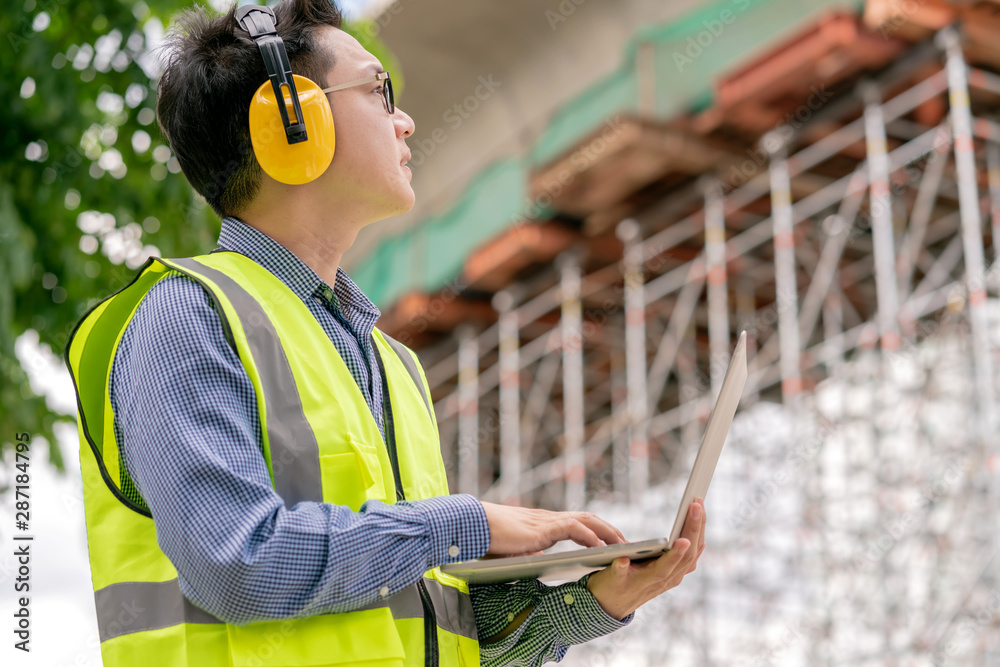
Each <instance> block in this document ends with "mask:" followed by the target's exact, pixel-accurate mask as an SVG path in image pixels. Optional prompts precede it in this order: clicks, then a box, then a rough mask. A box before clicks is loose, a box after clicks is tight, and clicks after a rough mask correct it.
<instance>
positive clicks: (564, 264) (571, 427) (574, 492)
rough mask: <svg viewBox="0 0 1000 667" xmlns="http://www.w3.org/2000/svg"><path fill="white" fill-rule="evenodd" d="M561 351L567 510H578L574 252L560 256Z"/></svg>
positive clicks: (580, 427) (579, 321)
mask: <svg viewBox="0 0 1000 667" xmlns="http://www.w3.org/2000/svg"><path fill="white" fill-rule="evenodd" d="M559 264H560V276H561V277H560V291H561V295H562V312H561V316H560V326H561V329H562V353H563V420H564V423H565V427H564V430H563V433H564V435H563V437H564V443H565V445H564V449H563V451H564V452H565V457H564V458H565V462H566V463H565V475H566V509H568V510H581V509H583V505H584V502H585V501H586V484H587V479H586V469H585V466H584V455H583V435H584V412H583V403H584V386H583V333H582V330H583V309H582V307H581V303H580V265H579V262H578V261H577V258H576V256H575V255H573V254H571V253H567V254H565V255H563V256H561V257H560V258H559Z"/></svg>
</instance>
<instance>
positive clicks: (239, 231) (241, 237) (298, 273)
mask: <svg viewBox="0 0 1000 667" xmlns="http://www.w3.org/2000/svg"><path fill="white" fill-rule="evenodd" d="M219 247H221V248H222V249H224V250H232V251H234V252H238V253H240V254H241V255H246V256H247V257H249V258H250V259H252V260H253V261H255V262H257V263H258V264H260V265H261V266H263V267H264V268H265V269H267V270H268V271H270V272H271V273H273V274H274V275H275V276H276V277H277V278H278V279H280V280H281V281H282V282H283V283H285V284H286V285H287V286H288V288H289V289H291V290H292V291H293V292H295V294H297V295H298V297H299V298H300V299H302V300H303V301H305V300H307V299H311V298H315V297H320V298H321V299H324V300H325V301H327V302H330V304H331V305H332V306H333V307H335V308H339V309H341V310H344V309H349V310H352V311H355V312H358V313H361V314H365V315H367V316H369V317H371V319H372V322H373V324H374V320H376V319H378V317H379V316H380V315H381V314H382V313H381V311H380V310H379V309H378V307H377V306H376V305H375V304H374V303H372V301H371V299H369V298H368V296H367V295H366V294H365V293H364V292H363V291H361V288H360V287H358V286H357V284H356V283H355V282H354V281H353V280H351V278H350V276H348V275H347V272H346V271H344V269H343V267H340V266H338V267H337V277H336V279H335V284H334V286H333V288H331V287H330V286H329V285H328V284H327V283H326V282H325V281H324V280H323V279H322V278H320V277H319V275H318V274H317V273H316V272H315V271H313V269H312V267H310V266H309V265H308V264H306V263H305V262H303V261H302V260H301V259H300V258H299V257H298V256H297V255H296V254H295V253H293V252H292V251H291V250H289V249H288V248H286V247H285V246H283V245H281V244H280V243H278V242H277V241H275V240H274V239H273V238H271V237H270V236H268V235H267V234H265V233H264V232H262V231H260V230H259V229H257V228H255V227H252V226H250V225H248V224H247V223H245V222H243V221H242V220H240V219H239V218H234V217H232V216H226V217H224V218H223V219H222V230H221V231H220V232H219Z"/></svg>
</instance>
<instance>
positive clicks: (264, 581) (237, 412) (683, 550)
mask: <svg viewBox="0 0 1000 667" xmlns="http://www.w3.org/2000/svg"><path fill="white" fill-rule="evenodd" d="M258 14H259V13H258ZM239 16H243V15H240V14H237V13H236V12H235V7H234V10H231V11H230V12H229V13H228V14H226V15H225V16H222V17H210V16H207V15H206V14H205V13H204V12H203V11H202V10H195V11H191V12H188V13H186V14H184V15H183V16H181V17H180V19H179V21H178V24H179V28H178V29H177V30H176V31H175V32H174V33H173V35H172V37H171V38H170V40H169V42H168V53H169V59H168V62H167V64H166V68H165V72H164V74H163V77H162V79H161V81H160V84H159V99H158V109H157V111H158V118H159V122H160V125H161V127H162V129H163V131H164V133H165V134H166V136H167V138H168V140H169V141H170V144H171V147H172V149H173V151H174V154H175V155H176V157H177V159H178V161H179V162H180V164H181V167H182V169H183V170H184V173H185V175H186V176H187V178H188V180H189V181H190V182H191V184H192V186H193V187H194V188H195V189H196V190H197V191H198V192H199V193H200V194H201V195H203V196H204V197H205V199H206V200H207V201H208V203H209V204H210V205H211V206H212V207H213V209H214V210H215V211H216V212H217V213H218V214H219V216H220V217H221V218H222V230H221V233H220V236H219V242H218V245H219V247H218V248H216V251H215V252H213V253H211V254H209V255H203V256H199V257H196V258H186V259H177V260H160V259H152V260H150V261H149V262H147V264H146V265H145V266H144V267H143V268H142V269H141V270H140V271H139V273H138V275H137V277H136V279H135V281H134V282H133V283H132V284H130V285H129V286H128V287H126V288H125V289H123V290H122V291H121V292H119V293H118V294H116V295H114V296H113V297H111V298H110V299H108V300H106V301H104V302H102V303H101V304H99V305H98V306H97V307H95V309H94V310H93V311H91V313H89V314H88V315H87V316H85V318H84V319H83V320H82V321H81V323H80V324H79V325H78V328H77V330H76V331H75V332H74V335H73V337H72V338H71V341H70V344H69V346H68V347H67V360H68V362H69V366H70V369H71V371H72V374H73V377H74V382H75V383H76V386H77V392H78V397H79V408H80V432H81V464H82V470H83V477H84V490H85V509H86V514H87V530H88V542H89V548H90V559H91V569H92V573H93V578H94V588H95V600H96V606H97V614H98V621H99V627H100V635H101V642H102V644H101V646H102V654H103V658H104V662H105V665H108V666H114V667H118V666H119V665H122V666H124V665H128V666H130V667H131V666H132V665H143V666H144V667H154V666H160V665H162V666H171V667H172V666H175V665H176V666H180V665H198V666H201V665H205V666H214V665H230V664H232V665H237V666H239V665H270V666H276V665H303V666H304V665H309V666H313V667H314V666H317V665H355V664H356V665H365V666H368V667H389V666H393V667H403V666H404V665H405V666H406V667H411V666H412V667H417V666H418V665H442V666H453V665H454V666H457V665H477V664H484V665H506V664H511V665H513V664H516V665H539V664H542V663H543V662H545V661H549V660H560V659H561V658H562V657H563V655H565V653H566V651H567V648H568V646H569V645H572V644H578V643H582V642H585V641H588V640H589V639H592V638H595V637H598V636H601V635H603V634H607V633H609V632H611V631H613V630H615V629H618V628H620V627H622V626H624V625H625V624H627V623H628V622H629V621H630V620H631V618H632V613H633V612H634V610H635V609H636V608H638V607H639V606H641V605H642V604H644V603H645V602H647V601H648V600H650V599H652V598H653V597H656V596H657V595H660V594H661V593H663V592H664V591H666V590H668V589H670V588H672V587H674V586H676V585H677V584H678V583H680V581H681V579H682V578H683V576H684V574H686V573H689V572H691V571H693V570H694V568H695V565H696V562H697V558H698V556H699V555H700V553H701V551H702V549H704V525H705V515H704V508H703V505H702V503H701V502H700V501H697V502H695V503H694V504H692V506H691V509H690V513H689V515H688V521H687V524H686V527H685V532H684V533H683V536H682V537H681V538H680V539H679V540H678V541H677V542H676V544H675V547H674V549H673V550H672V551H671V552H669V553H668V554H666V555H664V556H662V557H661V558H659V559H657V560H655V561H653V562H649V563H643V564H639V565H636V564H630V563H629V562H628V561H627V559H620V560H619V561H617V562H616V563H615V564H614V565H613V566H611V567H609V568H607V569H605V570H603V571H601V572H598V573H595V574H593V575H590V576H588V577H584V578H583V579H581V580H580V581H579V582H573V583H569V584H565V585H563V586H557V587H547V586H544V585H543V584H541V583H539V582H537V581H522V582H517V583H516V584H513V585H494V586H472V587H469V586H467V585H466V584H465V583H464V582H461V581H458V580H455V579H453V578H451V577H448V576H447V575H444V574H443V573H441V572H440V570H438V569H437V567H438V566H440V565H442V564H445V563H450V562H456V561H460V560H468V559H474V558H479V557H482V556H484V555H486V554H491V555H512V554H521V553H530V552H536V551H539V550H542V549H545V548H548V547H550V546H551V545H553V544H554V543H556V542H558V541H560V540H564V539H572V540H574V541H575V542H577V543H579V544H582V545H587V546H600V545H602V544H605V543H607V544H614V543H620V542H622V541H624V537H623V536H622V535H621V533H620V532H619V531H618V530H617V529H615V528H614V527H613V526H611V525H609V524H608V523H606V522H605V521H603V520H601V519H600V518H598V517H596V516H594V515H592V514H589V513H585V512H548V511H544V510H533V509H525V508H515V507H506V506H502V505H495V504H491V503H481V502H479V501H478V500H476V499H475V498H473V497H472V496H468V495H449V494H448V489H447V482H446V480H445V476H444V467H443V462H442V460H441V455H440V449H439V446H440V445H439V441H438V436H437V427H436V422H435V421H434V415H433V410H432V409H431V406H430V405H429V401H428V399H429V396H428V391H429V390H428V387H427V383H426V379H425V378H424V376H423V372H422V371H421V370H420V368H419V363H418V362H417V359H416V356H415V355H413V354H412V352H410V351H409V350H407V349H406V348H405V347H403V346H402V345H400V344H399V343H396V342H395V341H392V340H391V339H389V338H388V337H387V336H385V335H383V334H382V333H381V332H379V331H378V330H377V329H374V325H375V322H376V320H377V318H378V316H379V311H378V309H377V308H376V307H375V306H374V304H372V303H371V301H369V300H368V298H367V297H366V296H365V295H364V294H363V293H362V292H361V290H360V289H359V288H358V287H357V285H355V284H354V283H353V282H352V281H351V280H350V278H349V277H348V276H347V274H346V273H345V272H344V271H343V269H341V268H340V261H341V257H342V256H343V253H344V252H346V250H347V249H348V248H349V247H350V246H351V244H352V243H353V242H354V239H355V237H356V235H357V233H358V231H359V230H360V229H361V228H362V227H364V226H366V225H368V224H371V223H373V222H376V221H378V220H382V219H385V218H387V217H390V216H393V215H398V214H400V213H404V212H406V211H408V210H409V209H410V208H411V207H412V206H413V203H414V194H413V190H412V189H411V188H410V184H409V179H410V173H409V169H408V168H407V167H406V166H405V163H406V161H407V160H408V158H409V150H408V149H407V147H406V138H407V137H409V136H410V135H411V134H412V133H413V131H414V124H413V121H412V119H411V118H410V117H409V116H407V115H406V113H404V112H403V111H402V110H400V109H397V108H395V107H394V105H393V100H392V96H391V94H390V92H391V89H390V90H387V86H390V85H391V81H390V80H388V78H387V77H386V76H384V75H379V74H377V73H378V72H382V71H383V70H382V67H381V63H379V61H378V60H377V59H376V58H375V57H374V56H372V55H371V54H370V53H368V52H367V51H366V50H365V49H364V48H363V47H362V46H361V45H360V44H359V43H358V42H357V40H355V39H354V38H353V37H351V36H350V35H349V34H347V33H346V32H344V31H343V30H341V29H340V26H341V16H340V13H339V11H338V10H337V8H336V7H335V6H333V5H331V4H329V0H286V1H285V2H282V3H279V4H278V5H277V6H276V7H274V9H273V17H272V18H273V19H274V21H273V27H274V29H275V30H276V32H277V36H278V37H280V38H281V40H282V41H283V44H284V49H285V50H286V51H287V57H288V60H289V62H290V65H291V68H292V71H293V72H295V73H296V74H297V75H301V76H304V77H307V78H308V79H311V80H313V81H315V82H318V85H319V86H324V87H329V88H333V89H335V90H333V91H331V92H329V93H325V94H326V96H327V98H328V100H329V107H330V113H331V114H332V119H333V125H334V127H335V128H336V150H335V153H334V154H333V158H332V161H331V162H330V163H329V166H328V167H326V168H325V169H324V170H322V172H321V173H320V174H318V175H317V176H316V177H315V178H313V179H312V180H309V181H308V182H304V183H300V184H295V185H289V184H287V183H284V182H279V181H278V180H275V179H274V178H272V177H271V176H270V175H269V174H268V173H265V172H264V171H263V170H262V169H261V166H260V164H259V163H258V159H257V155H258V153H260V148H259V146H258V145H257V144H256V143H254V141H256V136H255V137H254V141H251V138H250V133H249V132H248V130H247V127H248V122H249V121H248V106H249V105H250V100H251V98H252V97H253V95H254V91H255V90H256V89H257V88H258V86H260V85H261V84H262V83H266V82H267V81H268V77H269V73H268V71H267V70H265V67H264V63H263V61H262V58H261V53H260V51H259V49H258V45H257V44H256V43H255V41H254V39H253V36H252V35H251V34H250V33H249V32H248V26H250V24H249V23H245V22H243V20H242V19H240V18H238V17H239ZM258 19H259V20H260V21H261V23H259V25H261V26H264V27H265V28H266V29H269V28H267V26H270V25H271V23H269V19H267V17H266V16H263V15H260V14H259V15H256V18H255V19H254V20H258ZM250 27H251V28H252V26H250ZM265 32H266V30H265ZM359 82H360V83H359ZM344 84H347V85H344ZM303 85H304V84H303ZM304 99H305V98H304V97H303V100H304ZM324 108H325V107H324ZM291 115H292V116H293V119H294V117H295V116H296V115H297V114H296V113H294V112H293V113H292V114H291ZM283 139H284V138H283V137H282V140H283Z"/></svg>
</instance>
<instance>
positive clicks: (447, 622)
mask: <svg viewBox="0 0 1000 667" xmlns="http://www.w3.org/2000/svg"><path fill="white" fill-rule="evenodd" d="M424 584H425V585H426V586H427V592H428V593H430V595H431V602H433V603H434V615H435V616H436V617H437V624H438V626H439V627H440V628H441V629H442V630H447V631H448V632H450V633H452V634H453V635H461V636H462V637H468V638H469V639H475V640H478V639H479V633H478V632H476V616H475V614H474V613H473V611H472V598H471V597H469V594H468V593H463V592H462V591H460V590H458V589H457V588H452V587H451V586H445V585H444V584H442V583H441V582H440V581H438V580H437V579H431V578H429V577H424Z"/></svg>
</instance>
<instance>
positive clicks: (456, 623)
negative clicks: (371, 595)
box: [361, 577, 479, 640]
mask: <svg viewBox="0 0 1000 667" xmlns="http://www.w3.org/2000/svg"><path fill="white" fill-rule="evenodd" d="M424 585H425V586H426V587H427V592H428V593H429V594H430V596H431V603H433V605H434V616H435V617H436V618H437V624H438V626H439V627H440V628H441V629H442V630H447V631H448V632H450V633H452V634H454V635H461V636H463V637H468V638H469V639H476V640H478V639H479V634H478V632H476V616H475V614H474V613H473V611H472V598H470V597H469V594H468V593H463V592H462V591H460V590H458V589H457V588H452V587H451V586H445V585H444V584H442V583H441V582H440V581H438V580H437V579H431V578H430V577H424ZM381 607H389V609H390V610H392V617H393V618H423V616H424V605H423V603H422V602H421V601H420V592H419V591H418V590H417V585H416V584H411V585H409V586H407V587H406V588H404V589H403V590H401V591H400V592H398V593H396V594H395V595H393V596H391V597H388V598H386V599H384V600H380V601H378V602H374V603H372V604H370V605H368V606H366V607H362V608H361V609H379V608H381Z"/></svg>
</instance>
